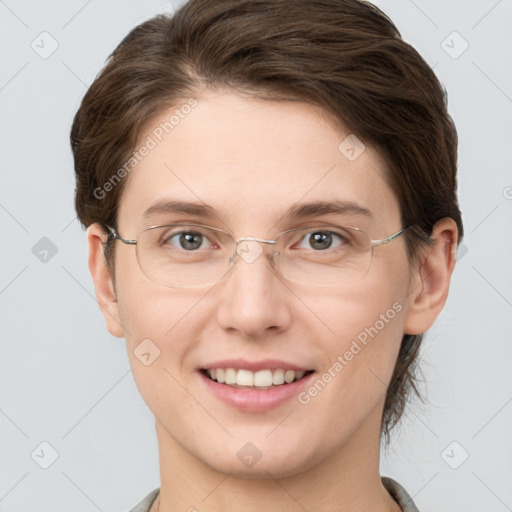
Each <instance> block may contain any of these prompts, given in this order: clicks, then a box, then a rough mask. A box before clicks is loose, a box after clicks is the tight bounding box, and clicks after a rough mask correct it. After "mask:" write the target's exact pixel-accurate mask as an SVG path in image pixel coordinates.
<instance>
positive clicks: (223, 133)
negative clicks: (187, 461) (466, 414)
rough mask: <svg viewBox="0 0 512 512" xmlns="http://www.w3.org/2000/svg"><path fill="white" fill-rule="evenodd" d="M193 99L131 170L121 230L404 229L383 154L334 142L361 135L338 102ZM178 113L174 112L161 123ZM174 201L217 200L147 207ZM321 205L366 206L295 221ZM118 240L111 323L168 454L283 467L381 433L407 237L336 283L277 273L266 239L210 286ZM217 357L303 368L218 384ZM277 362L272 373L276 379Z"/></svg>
mask: <svg viewBox="0 0 512 512" xmlns="http://www.w3.org/2000/svg"><path fill="white" fill-rule="evenodd" d="M196 98H197V100H198V103H197V106H195V107H194V108H193V109H191V112H190V113H189V114H188V115H187V116H186V117H184V118H183V119H180V122H179V124H178V125H176V126H175V127H174V128H173V130H172V131H171V132H170V133H168V134H166V135H165V136H164V137H162V140H161V141H160V142H158V144H157V145H156V147H154V148H153V149H152V150H151V151H150V152H149V154H148V155H147V156H146V157H145V158H144V159H143V160H142V161H141V162H140V163H139V164H138V165H137V166H136V168H135V169H134V170H133V171H132V173H131V174H130V175H129V178H128V182H127V183H126V188H125V190H124V192H123V195H122V198H121V201H120V206H119V222H118V231H119V233H120V235H121V236H122V237H124V238H128V239H131V238H136V237H137V236H138V235H139V233H140V232H141V231H142V230H144V229H145V228H147V227H149V226H154V225H161V224H168V223H172V222H196V223H201V224H206V225H208V226H212V227H217V228H219V229H223V230H224V231H228V232H230V233H231V234H232V235H233V237H234V238H235V239H236V238H240V237H249V236H251V237H256V238H260V239H274V238H275V237H276V236H277V235H278V234H279V233H280V232H282V231H284V230H287V229H292V228H296V227H303V226H309V225H312V224H315V223H316V224H319V223H320V224H335V225H348V226H355V227H359V228H361V229H362V230H364V231H365V232H366V233H367V234H368V235H369V236H370V238H371V239H382V238H385V237H387V236H389V235H391V234H393V233H395V232H397V231H398V230H400V229H401V228H402V227H403V226H402V225H401V223H400V211H399V205H398V201H397V198H396V197H395V195H394V194H393V192H392V190H391V189H390V187H389V184H388V182H387V181H386V172H387V171H386V168H385V165H384V162H383V160H382V159H381V158H380V157H379V155H378V153H377V152H376V151H375V150H374V149H373V148H372V147H369V146H367V147H366V148H365V149H364V151H363V152H362V153H361V154H360V155H359V156H358V157H357V158H356V159H355V160H354V159H353V158H350V159H349V158H347V156H346V155H345V154H344V153H343V151H341V150H340V149H339V145H340V143H341V142H342V141H343V140H344V139H345V138H346V137H347V136H348V135H349V134H350V133H349V132H348V131H346V130H344V129H343V128H341V127H339V126H338V125H337V124H336V123H335V122H334V119H332V118H331V117H330V116H328V115H327V113H325V112H323V111H321V110H320V109H318V108H316V107H313V106H311V105H308V104H306V103H299V102H271V101H262V100H259V99H255V98H250V97H243V96H241V95H238V94H235V93H233V92H227V91H226V92H223V93H208V94H205V95H203V96H196ZM168 119H169V112H166V113H164V114H163V115H162V117H161V119H157V120H156V122H155V123H154V124H155V126H158V125H159V124H160V123H161V122H164V121H165V120H168ZM153 128H154V127H153V126H151V127H150V129H149V130H148V131H147V133H145V134H144V135H143V137H142V138H141V140H142V141H144V140H146V138H147V136H148V135H151V133H152V129H153ZM342 149H343V146H342ZM349 156H351V157H352V156H353V155H352V154H350V153H349ZM171 200H172V201H184V202H194V203H201V204H207V205H209V206H211V208H212V209H213V210H214V211H215V215H213V216H211V217H207V218H205V217H201V216H198V215H187V214H185V213H171V212H168V211H167V212H165V211H159V212H154V213H153V214H151V215H150V216H145V215H144V213H145V212H146V210H148V208H150V207H151V206H152V205H154V204H155V203H157V202H161V201H171ZM317 201H340V202H346V203H348V202H350V203H352V204H356V205H358V206H359V207H360V208H361V209H366V210H368V212H369V213H366V214H365V213H362V212H361V211H357V210H349V211H345V212H341V213H327V214H321V212H320V213H316V214H315V213H313V214H312V215H311V216H308V217H306V218H294V217H286V218H284V214H285V212H286V211H287V210H289V209H290V208H292V207H293V206H297V205H303V204H305V203H310V202H317ZM280 219H281V220H280ZM283 219H284V220H283ZM116 244H117V245H116V255H115V277H116V293H117V300H118V302H117V304H116V308H117V313H116V314H118V318H119V324H120V325H122V328H120V327H119V325H118V324H115V325H114V323H112V324H111V325H110V330H111V332H113V333H114V334H116V335H119V336H124V337H125V338H126V343H127V347H128V355H129V357H130V363H131V367H132V370H133V374H134V377H135V380H136V383H137V385H138V388H139V390H140V392H141V394H142V396H143V398H144V400H145V401H146V403H147V404H148V406H149V408H150V409H151V411H152V412H153V413H154V415H155V418H156V422H157V429H158V434H159V438H160V441H161V443H162V444H163V445H165V446H166V447H167V448H168V449H169V450H173V451H174V452H176V453H178V452H181V453H186V454H188V455H191V456H192V457H193V458H194V459H195V460H197V461H199V462H200V463H202V464H204V465H206V466H209V467H210V468H213V469H215V470H218V471H222V472H224V473H228V472H232V473H233V474H236V475H240V476H243V477H247V478H251V477H258V476H265V475H266V474H267V473H266V472H267V471H268V472H270V473H271V474H272V475H274V476H282V477H285V476H291V475H295V474H298V473H300V472H302V471H305V470H307V469H308V468H312V467H313V466H314V465H315V464H318V463H319V462H321V461H323V460H327V459H328V458H329V457H331V456H332V455H333V454H336V453H338V454H339V453H341V452H343V451H345V452H346V451H348V450H351V449H353V447H354V446H355V444H354V443H356V442H359V443H360V445H361V444H364V442H367V441H368V439H370V438H371V439H372V441H375V440H378V436H379V428H380V419H381V414H382V408H383V405H384V400H385V394H386V387H387V384H388V383H389V380H390V378H391V375H392V371H393V367H394V363H395V360H396V357H397V354H398V350H399V346H400V342H401V339H402V336H403V333H404V329H405V322H406V318H407V314H408V309H409V303H408V301H409V300H410V298H409V296H408V293H409V289H410V278H411V274H410V267H409V262H408V259H407V253H406V246H405V241H404V239H403V237H399V238H397V239H396V240H394V241H393V242H392V243H390V244H387V245H382V246H376V247H375V248H374V251H373V258H372V263H371V266H370V269H369V271H368V272H367V274H366V275H365V276H364V277H363V278H362V279H361V280H359V281H358V282H356V283H352V284H350V285H346V286H328V287H326V286H318V285H315V284H304V283H297V282H289V281H286V280H285V279H282V278H280V276H278V275H277V274H276V273H275V272H274V271H273V269H272V267H271V264H270V260H269V258H268V256H267V254H268V252H267V251H268V248H266V247H262V248H263V249H264V251H263V253H262V254H261V255H259V256H258V257H257V258H256V259H255V260H254V261H252V262H251V263H248V262H246V261H245V260H244V259H242V258H240V257H239V258H238V259H237V261H236V264H235V265H234V266H233V268H232V269H231V271H230V272H229V274H227V275H226V276H225V277H224V278H223V279H222V280H221V281H219V282H218V283H216V284H215V285H214V286H211V285H210V286H207V287H203V288H194V289H183V288H172V287H165V286H162V285H160V284H157V283H155V282H153V281H151V280H149V279H148V278H147V277H146V275H145V274H144V273H142V272H141V269H140V267H139V265H138V262H137V258H136V251H135V247H134V246H129V245H125V244H122V243H120V242H116ZM262 245H264V244H262ZM148 339H149V340H151V343H150V344H149V345H142V347H146V348H148V347H149V352H150V353H151V354H152V355H151V356H146V362H147V361H148V360H149V359H153V357H154V355H155V354H156V353H158V350H159V355H158V357H156V359H154V361H152V362H151V364H148V365H146V364H143V363H142V362H141V360H139V358H138V357H137V355H136V353H139V352H138V351H137V350H136V349H137V347H139V346H140V344H141V343H142V342H143V341H144V340H148ZM145 343H148V342H147V341H146V342H145ZM151 347H152V348H151ZM155 347H158V349H156V348H155ZM139 350H140V349H139ZM134 351H135V352H134ZM146 351H147V350H146ZM216 368H234V370H235V371H237V370H253V371H254V372H255V371H256V370H258V371H260V370H261V371H263V370H276V369H277V368H282V369H284V370H296V371H299V372H305V373H304V376H303V377H302V378H300V379H299V380H297V381H296V382H294V383H289V384H286V383H285V384H282V385H276V386H275V387H274V388H271V389H257V388H252V389H246V388H236V387H233V386H228V385H227V384H222V383H217V382H213V381H212V380H211V379H210V378H209V377H208V376H207V375H205V372H204V370H205V369H216ZM242 374H244V375H245V376H247V375H249V377H251V378H252V374H250V373H247V372H245V373H244V372H242ZM242 374H240V375H242ZM279 374H280V372H279V371H278V372H275V371H273V373H272V374H271V375H272V377H273V378H275V379H276V382H278V381H279V378H280V377H279ZM240 375H239V377H240ZM268 375H269V373H268V372H263V373H262V374H261V375H260V377H261V378H262V379H263V380H262V382H264V381H265V378H268ZM300 375H301V373H298V376H299V377H300ZM288 376H289V378H291V377H293V375H292V374H291V373H289V374H288ZM295 377H296V378H297V373H296V374H295ZM357 440H359V441H357ZM248 443H250V444H248ZM260 455H261V459H260V460H259V461H257V464H255V465H252V464H251V460H256V459H257V458H258V457H259V456H260ZM251 457H252V459H251Z"/></svg>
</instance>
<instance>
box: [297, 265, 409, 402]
mask: <svg viewBox="0 0 512 512" xmlns="http://www.w3.org/2000/svg"><path fill="white" fill-rule="evenodd" d="M374 275H375V276H379V278H378V279H377V278H376V277H375V278H373V275H370V274H369V275H368V276H367V278H366V279H365V280H363V281H362V282H360V283H359V284H358V286H353V287H347V288H344V289H343V291H340V292H337V293H332V292H331V293H329V294H317V295H315V296H314V297H313V296H312V298H311V300H310V302H309V303H310V304H312V305H314V308H312V309H313V310H314V311H315V313H316V314H317V315H318V318H319V319H320V320H321V322H316V324H317V325H316V326H315V327H314V329H315V331H316V333H317V334H316V336H315V339H316V340H317V344H318V345H319V347H321V349H322V352H323V353H324V356H325V357H324V367H323V368H322V371H321V372H320V378H322V379H323V380H324V381H328V382H329V383H328V384H327V385H326V386H325V387H329V388H331V393H327V394H326V396H325V400H327V401H333V400H334V401H336V402H340V401H343V402H345V403H346V404H347V406H350V407H355V408H361V407H363V408H365V407H371V406H372V404H373V405H376V402H377V401H378V400H380V399H382V397H383V396H385V392H386V387H387V385H388V383H389V380H390V378H391V375H392V372H393V368H394V364H395V361H396V358H397V355H398V351H399V348H400V343H401V340H402V336H403V312H404V311H405V297H406V290H407V286H406V282H405V281H406V278H407V276H403V275H402V277H401V278H400V281H399V280H397V279H396V275H395V272H389V273H385V274H382V273H377V272H376V273H375V274H374ZM310 325H312V324H310ZM331 382H332V385H331ZM318 387H321V384H320V385H319V386H318ZM312 392H313V393H315V391H312ZM327 395H329V397H327ZM306 399H307V398H306Z"/></svg>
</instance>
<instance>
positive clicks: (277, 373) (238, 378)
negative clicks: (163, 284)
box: [203, 368, 313, 389]
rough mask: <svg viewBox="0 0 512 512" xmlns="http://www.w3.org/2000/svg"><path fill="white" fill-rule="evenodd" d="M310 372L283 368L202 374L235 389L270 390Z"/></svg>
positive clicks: (218, 371)
mask: <svg viewBox="0 0 512 512" xmlns="http://www.w3.org/2000/svg"><path fill="white" fill-rule="evenodd" d="M312 371H313V370H310V371H303V370H299V371H295V370H284V369H283V368H276V369H265V370H259V371H256V372H253V371H251V370H247V369H235V368H209V369H204V370H203V372H204V374H205V375H206V376H207V377H209V378H210V379H211V380H213V381H214V382H218V383H219V384H226V385H228V386H232V387H235V388H256V389H272V388H275V387H278V386H283V385H286V384H291V383H292V382H297V381H299V380H301V379H302V378H303V377H304V376H305V375H307V374H309V373H312Z"/></svg>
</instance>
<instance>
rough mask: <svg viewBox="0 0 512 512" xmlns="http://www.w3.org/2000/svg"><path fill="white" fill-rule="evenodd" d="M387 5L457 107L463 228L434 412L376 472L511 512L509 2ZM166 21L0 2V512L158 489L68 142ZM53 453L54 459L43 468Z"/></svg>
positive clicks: (428, 491)
mask: <svg viewBox="0 0 512 512" xmlns="http://www.w3.org/2000/svg"><path fill="white" fill-rule="evenodd" d="M376 3H377V5H379V6H380V7H381V8H382V9H383V10H384V11H385V12H386V13H387V14H388V15H389V16H390V17H391V19H392V20H393V21H394V22H395V23H396V24H397V26H398V28H399V29H400V30H401V32H402V35H403V36H404V38H405V39H406V40H407V41H408V42H410V43H412V44H413V46H414V47H415V48H417V49H418V51H419V52H420V53H421V54H422V55H423V56H424V58H425V59H426V61H427V62H428V63H429V64H430V65H431V66H433V67H434V69H435V71H436V73H437V74H438V76H439V77H440V79H441V81H442V82H443V83H444V85H445V86H446V88H447V90H448V95H449V110H450V112H451V114H452V116H453V118H454V120H455V123H456V125H457V127H458V132H459V137H460V146H459V153H460V157H459V169H460V171H459V172H460V174H459V181H460V186H459V194H460V203H461V208H462V211H463V219H464V223H465V228H466V237H465V240H464V246H463V248H462V249H461V251H460V259H459V263H458V265H457V268H456V270H455V273H454V277H453V282H452V288H451V295H450V298H449V300H448V303H447V305H446V308H445V310H444V312H443V313H442V315H441V317H440V318H439V320H438V322H437V323H436V325H435V327H434V328H433V329H432V330H431V331H430V333H429V335H428V337H427V339H426V342H425V344H424V347H423V353H422V359H423V363H422V365H423V369H424V375H425V381H426V385H425V393H426V395H427V398H428V401H429V403H428V404H426V405H424V406H423V405H421V404H420V403H418V402H416V403H415V404H414V405H415V406H414V408H413V409H411V410H410V411H409V413H408V415H407V417H406V418H405V420H404V422H403V425H402V427H400V428H399V429H398V430H397V431H396V432H395V436H394V439H393V443H392V446H391V448H390V449H389V451H388V452H383V453H382V461H381V466H382V467H381V473H382V474H384V475H388V476H392V477H393V478H395V479H397V480H398V481H399V482H400V483H401V484H402V485H403V486H404V487H405V488H406V489H407V490H408V491H409V493H410V494H411V496H413V497H414V500H415V501H416V503H417V505H418V507H419V508H420V510H421V511H422V512H428V511H432V512H433V511H435V512H448V511H450V512H454V511H461V512H462V511H464V512H472V511H484V510H485V511H486V512H502V511H503V512H504V511H506V510H512V486H511V485H510V482H511V478H512V436H511V432H512V373H511V371H510V363H511V355H512V344H511V343H510V339H511V335H510V332H511V327H512V315H511V312H512V311H511V310H512V286H511V285H512V266H511V264H510V262H511V255H512V237H511V236H510V233H511V229H512V215H511V214H512V172H511V168H512V165H511V163H512V162H511V160H512V152H511V149H510V147H511V140H512V69H511V62H512V35H511V28H512V1H510V0H501V1H496V0H481V1H475V0H473V1H467V0H464V1H463V0H449V1H445V0H415V1H412V0H400V1H398V0H393V1H390V0H387V1H379V2H376ZM175 5H178V2H175ZM172 10H173V5H172V4H171V3H170V2H166V3H164V2H161V1H147V2H142V1H139V2H136V1H133V0H132V1H124V2H121V1H114V0H108V1H102V2H100V1H99V0H90V1H88V2H87V1H83V0H72V1H68V2H64V1H61V2H57V1H46V2H37V1H23V0H17V1H15V0H5V1H3V0H0V45H1V56H2V63H1V66H0V119H1V120H2V122H1V128H0V130H1V134H0V140H1V156H2V159H1V166H2V168H1V172H0V226H1V235H2V238H1V240H2V243H1V246H2V250H1V251H0V315H1V316H0V320H1V323H0V329H1V331H0V332H1V338H0V343H1V345H0V512H5V511H9V512H18V511H25V512H26V511H37V512H50V511H51V512H64V511H69V510H73V511H75V512H81V511H84V512H89V511H95V510H100V511H119V512H122V511H127V510H129V509H130V507H131V506H133V505H134V504H135V503H137V502H138V501H139V500H140V499H141V498H142V497H143V496H145V495H146V493H147V492H149V491H150V490H151V489H153V488H154V487H157V486H158V485H159V473H158V452H157V445H156V437H155V432H154V424H153V417H152V415H151V413H150V411H149V409H148V408H147V406H146V405H145V404H144V402H143V401H142V399H141V397H140V396H139V394H138V391H137V388H136V386H135V383H134V381H133V378H132V375H131V372H130V370H129V364H128V359H127V354H126V349H125V346H124V342H123V341H122V340H118V339H117V338H113V337H112V336H110V335H109V334H108V332H107V330H106V328H105V326H104V322H103V317H102V315H101V313H100V311H99V308H98V306H97V304H96V301H95V299H94V290H93V286H92V281H91V278H90V276H89V272H88V268H87V248H86V239H85V233H84V231H83V230H82V229H81V228H80V226H79V224H78V222H77V220H76V218H75V214H74V210H73V190H74V176H73V167H72V158H71V152H70V149H69V143H68V134H69V128H70V124H71V121H72V117H73V115H74V113H75V111H76V109H77V107H78V104H79V101H80V99H81V97H82V96H83V94H84V93H85V91H86V87H87V85H89V84H90V83H91V81H92V80H93V79H94V77H95V75H96V74H97V73H98V71H99V70H100V68H101V67H102V65H103V63H104V61H105V59H106V57H107V55H108V54H109V53H110V52H111V51H112V50H113V48H114V47H115V46H116V44H117V43H118V42H119V41H120V40H121V38H122V37H123V36H124V35H125V34H126V33H127V32H128V31H129V30H130V29H131V28H132V27H134V26H135V25H136V24H138V23H140V22H142V21H143V20H145V19H147V18H149V17H151V16H152V15H154V14H156V13H159V12H169V11H172ZM43 31H47V32H48V33H49V34H51V37H52V38H53V39H54V40H56V41H57V43H58V48H57V50H56V51H55V52H54V53H53V54H52V55H50V56H49V57H48V58H46V59H44V58H42V57H41V56H40V55H39V54H38V53H36V52H35V51H34V50H33V49H32V47H31V43H32V42H33V41H35V43H34V44H39V45H40V47H41V46H43V44H44V49H45V51H48V50H49V49H51V44H52V42H51V40H50V39H48V38H47V39H45V41H44V43H41V37H48V36H39V35H40V33H41V32H43ZM454 31H456V32H458V33H459V34H460V36H461V37H462V38H463V39H464V40H465V41H467V43H468V44H469V47H468V48H467V50H466V51H465V52H464V53H462V54H461V55H460V56H457V55H458V53H460V51H461V50H462V49H463V48H464V46H463V45H464V41H463V40H462V39H461V37H459V36H457V35H453V34H452V33H453V32H454ZM443 41H445V42H444V43H443ZM38 42H39V43H38ZM39 51H43V48H40V49H39ZM447 52H448V53H447ZM449 53H451V55H450V54H449ZM454 56H457V58H453V57H454ZM43 237H47V238H48V239H49V240H50V241H51V244H53V245H52V246H54V249H53V252H55V249H56V251H57V252H56V253H55V254H53V253H52V248H51V247H50V248H49V249H48V247H49V246H48V241H47V240H43V241H42V242H41V241H40V240H41V239H42V238H43ZM38 244H39V245H38ZM45 244H46V245H45ZM34 246H35V249H34ZM45 248H46V249H48V250H49V252H48V253H47V255H46V261H41V260H40V258H42V257H43V256H44V252H43V253H41V252H40V251H42V250H44V249H45ZM34 253H36V254H34ZM42 442H47V443H49V444H50V445H51V446H52V447H53V449H54V450H56V452H57V453H58V458H57V460H56V461H55V462H54V463H53V464H52V465H51V466H50V467H48V468H47V469H43V468H42V467H40V465H41V464H43V465H44V464H45V463H46V464H48V463H49V462H51V450H52V449H51V448H49V447H48V446H46V445H42V446H41V443H42ZM453 442H455V443H456V444H452V443H453ZM466 453H467V454H468V458H467V460H465V461H464V458H465V457H466ZM31 454H32V455H31ZM455 467H456V468H455ZM198 501H199V500H198ZM311 512H312V511H311Z"/></svg>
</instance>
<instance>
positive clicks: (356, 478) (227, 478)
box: [151, 417, 400, 512]
mask: <svg viewBox="0 0 512 512" xmlns="http://www.w3.org/2000/svg"><path fill="white" fill-rule="evenodd" d="M377 419H380V417H377ZM156 427H157V436H158V445H159V453H160V478H161V486H160V494H159V496H158V498H157V500H156V502H155V503H154V505H153V507H152V509H151V512H168V511H172V510H184V511H190V512H194V511H195V512H197V511H200V512H218V511H222V512H234V511H239V510H244V512H260V511H261V510H265V511H268V512H292V511H293V512H296V511H298V510H301V509H302V510H315V511H316V512H334V511H336V512H348V511H350V512H363V511H368V510H372V511H374V512H399V511H400V507H399V506H398V504H397V503H396V502H395V501H394V500H393V499H392V498H391V496H390V495H389V493H388V492H387V491H386V490H385V488H384V486H383V485H382V482H381V478H380V474H379V447H380V439H379V436H378V435H376V434H375V432H378V431H379V430H378V429H375V426H374V425H371V424H366V425H363V426H362V427H361V428H360V429H359V430H358V431H357V432H356V433H354V434H353V435H352V437H351V438H350V440H348V441H347V442H345V443H344V444H343V446H340V447H339V448H338V449H336V450H335V451H333V452H332V453H331V454H330V455H329V456H328V457H327V458H326V459H323V460H321V461H320V462H318V463H316V464H310V465H307V467H306V469H303V470H299V471H297V473H296V474H294V475H292V476H290V475H284V476H283V475H280V474H279V468H272V469H270V468H268V471H267V470H266V469H265V468H262V470H261V471H260V474H259V477H258V478H254V477H253V478H243V475H239V474H237V473H235V472H234V471H235V470H234V471H232V472H227V473H222V472H220V471H217V470H216V469H215V468H213V467H211V466H209V465H206V464H204V463H203V462H202V461H201V460H199V459H198V458H197V457H195V456H193V455H192V454H191V453H190V452H188V451H186V450H184V449H183V448H182V446H180V445H179V444H178V443H177V442H176V441H175V439H173V437H172V436H171V435H170V434H169V432H168V431H167V430H166V429H165V428H164V427H163V425H162V424H160V423H159V422H158V421H157V423H156ZM276 475H277V476H276Z"/></svg>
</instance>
